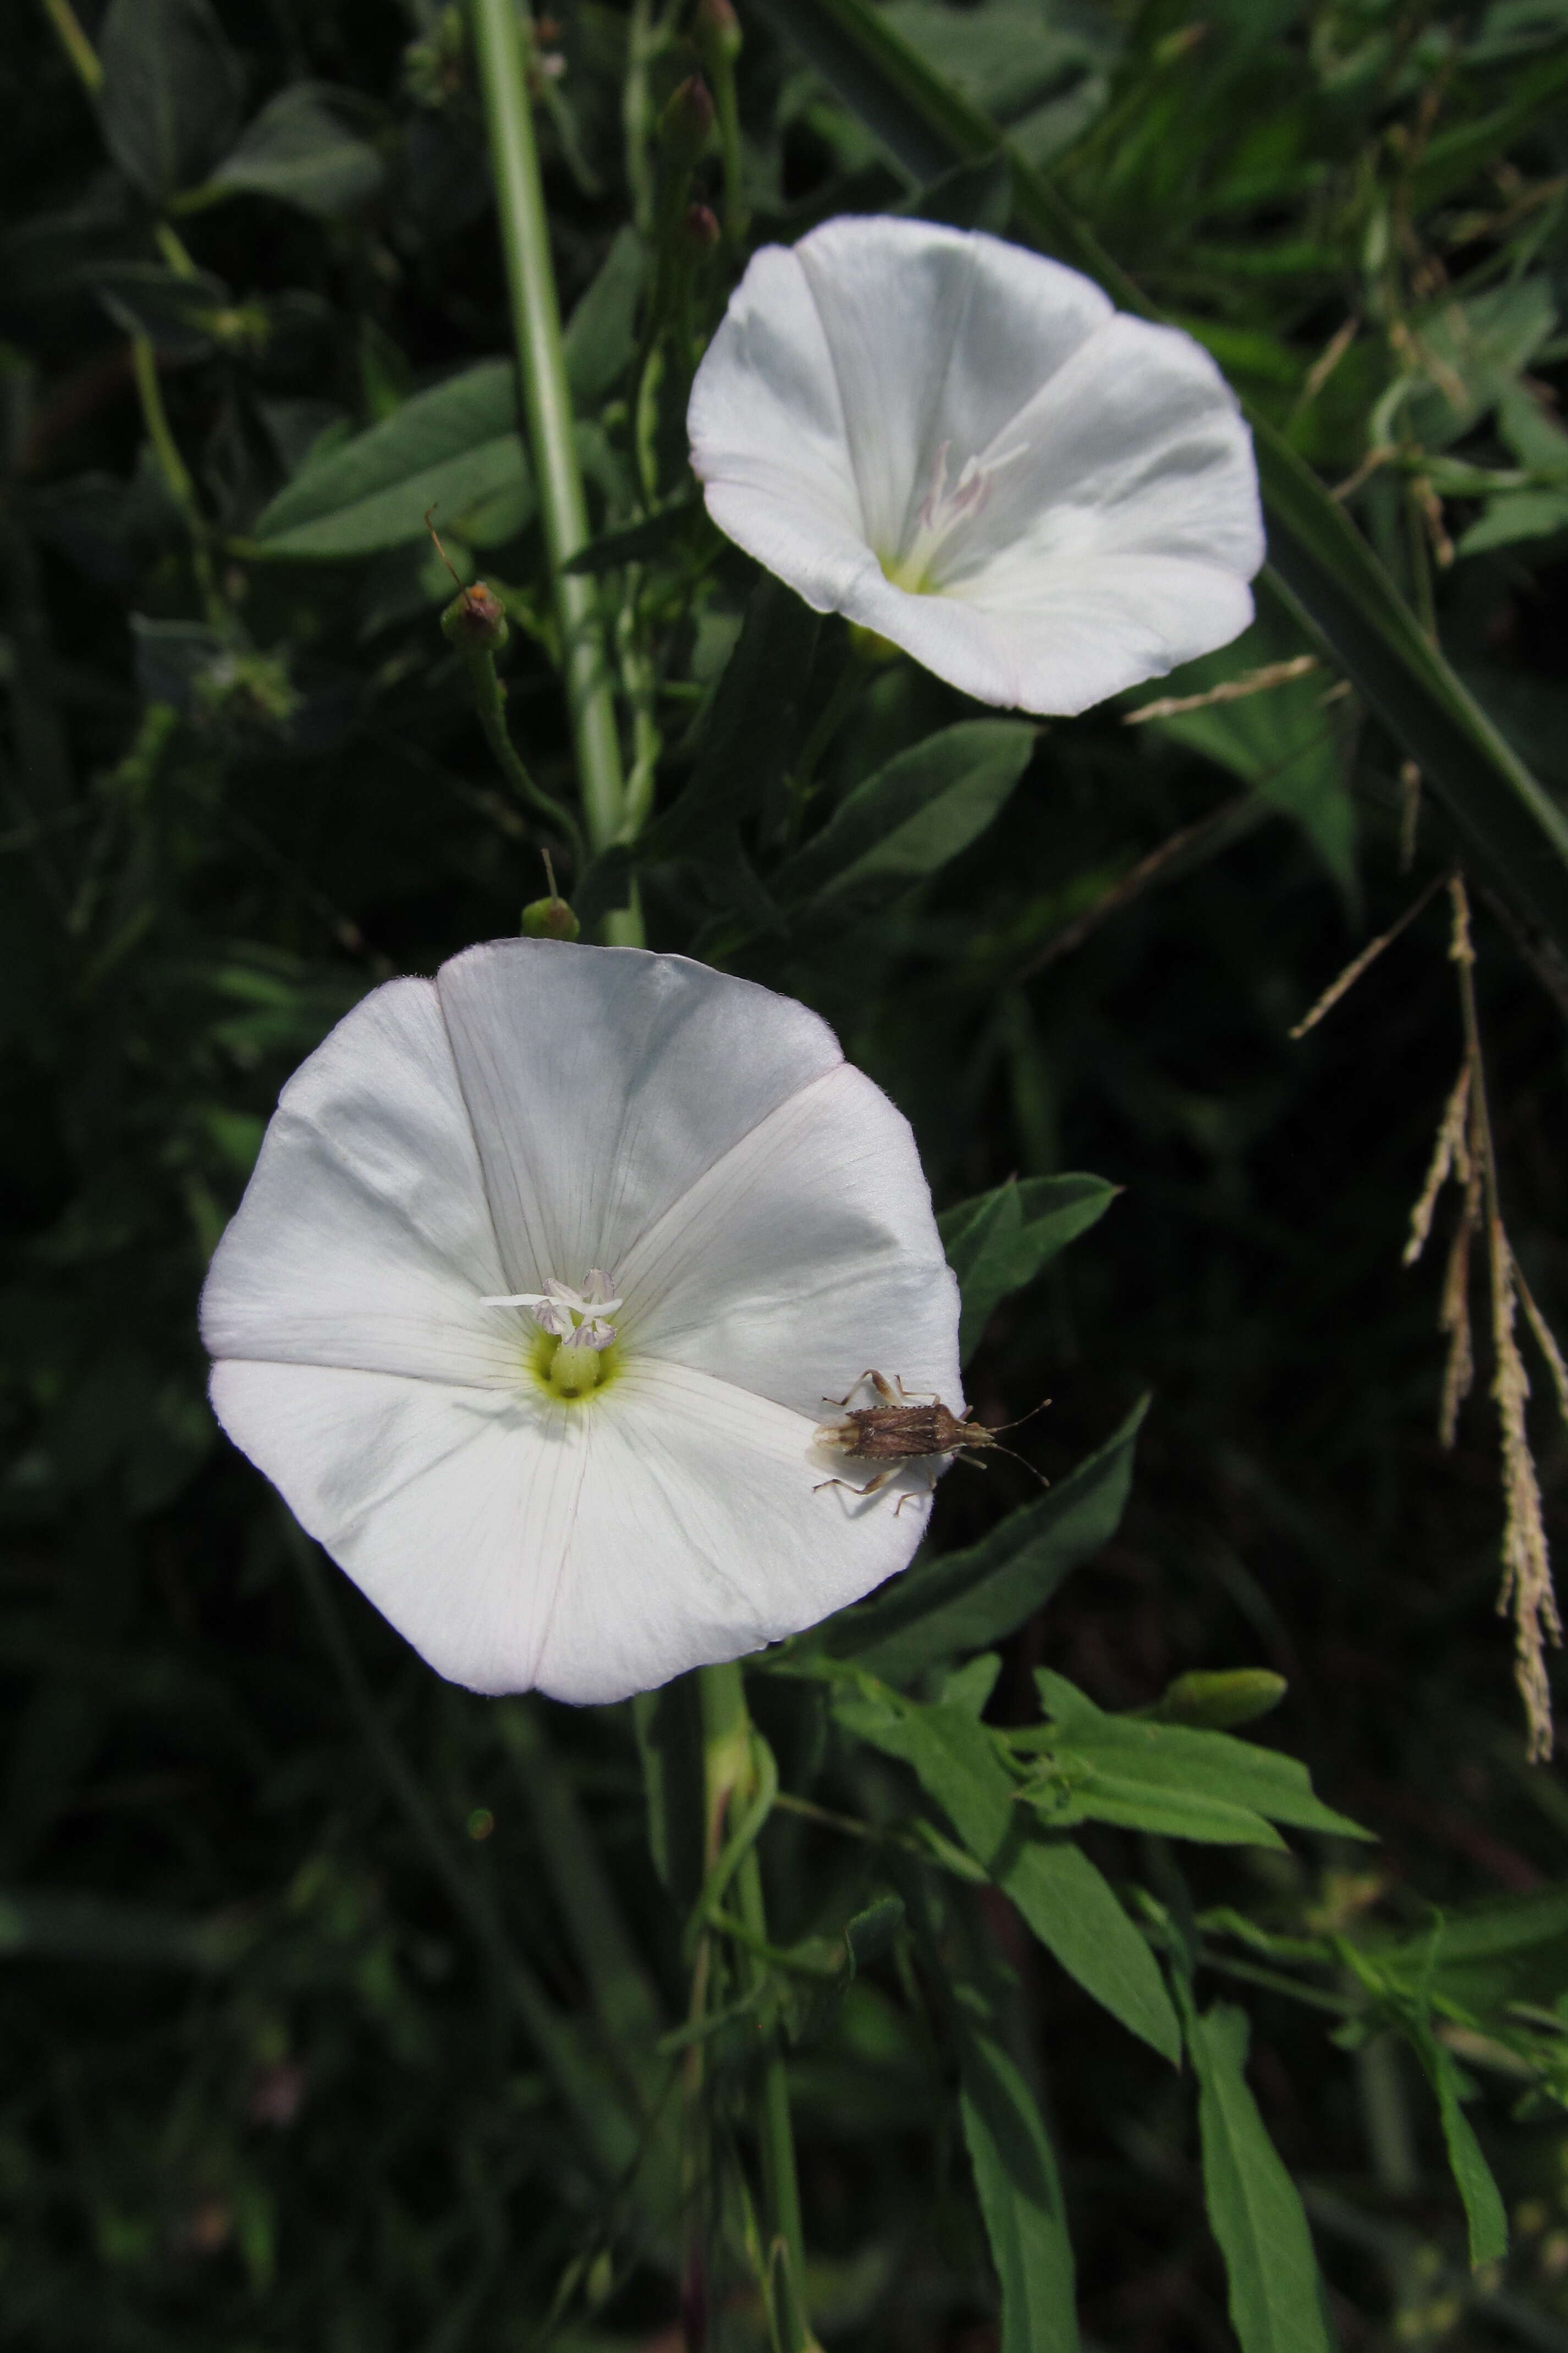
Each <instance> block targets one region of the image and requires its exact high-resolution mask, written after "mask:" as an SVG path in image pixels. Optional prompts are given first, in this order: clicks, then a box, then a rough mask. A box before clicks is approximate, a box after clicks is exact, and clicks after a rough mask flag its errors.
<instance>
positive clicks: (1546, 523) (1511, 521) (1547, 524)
mask: <svg viewBox="0 0 1568 2353" xmlns="http://www.w3.org/2000/svg"><path fill="white" fill-rule="evenodd" d="M1560 531H1568V490H1564V491H1500V492H1499V493H1498V495H1497V497H1496V498H1494V499H1489V500H1488V501H1487V511H1486V512H1485V514H1483V515H1481V516H1479V518H1478V520H1477V521H1476V522H1473V523H1471V525H1470V527H1469V529H1468V531H1466V532H1463V533H1461V534H1460V536H1459V540H1458V554H1461V555H1483V554H1485V553H1486V551H1487V549H1488V548H1489V547H1514V546H1517V544H1518V543H1519V542H1520V541H1521V539H1550V538H1551V537H1552V534H1553V533H1556V532H1560Z"/></svg>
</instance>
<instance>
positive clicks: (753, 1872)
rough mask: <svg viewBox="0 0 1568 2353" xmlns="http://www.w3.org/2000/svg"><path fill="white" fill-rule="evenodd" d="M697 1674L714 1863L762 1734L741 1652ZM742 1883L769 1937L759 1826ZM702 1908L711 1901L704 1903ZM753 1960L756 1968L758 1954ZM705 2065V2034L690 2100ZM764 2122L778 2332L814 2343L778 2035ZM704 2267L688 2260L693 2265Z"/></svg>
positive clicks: (758, 1934)
mask: <svg viewBox="0 0 1568 2353" xmlns="http://www.w3.org/2000/svg"><path fill="white" fill-rule="evenodd" d="M699 1681H700V1690H701V1697H702V1765H703V1788H704V1793H705V1805H706V1810H707V1821H706V1833H707V1835H706V1840H705V1846H704V1857H705V1862H706V1865H707V1869H708V1871H709V1872H710V1873H713V1872H714V1871H715V1870H716V1868H718V1867H719V1866H720V1864H721V1857H722V1853H723V1848H724V1844H725V1840H726V1836H727V1835H728V1834H733V1833H734V1832H735V1831H737V1830H738V1829H739V1827H740V1825H741V1824H742V1821H743V1820H744V1819H745V1818H746V1816H747V1815H748V1814H749V1813H750V1812H751V1811H752V1810H753V1808H754V1807H755V1803H756V1799H757V1796H758V1771H757V1763H756V1744H755V1738H754V1735H753V1733H752V1720H751V1715H750V1713H749V1711H748V1709H747V1706H746V1686H745V1677H744V1674H743V1672H742V1668H741V1665H740V1662H738V1661H734V1660H731V1661H728V1662H725V1663H723V1664H721V1665H718V1666H708V1667H703V1668H701V1669H700V1673H699ZM734 1887H735V1899H736V1903H737V1905H738V1909H739V1914H740V1918H741V1921H742V1924H743V1926H744V1927H745V1928H746V1930H747V1933H748V1936H749V1938H751V1939H754V1940H755V1941H756V1943H757V1944H759V1945H762V1946H764V1947H765V1944H766V1940H767V1914H766V1909H765V1906H764V1903H763V1875H762V1865H761V1862H759V1860H758V1855H757V1847H756V1840H755V1837H754V1836H753V1837H752V1838H750V1840H749V1841H748V1842H747V1843H746V1845H745V1847H744V1850H743V1852H742V1854H741V1857H740V1860H739V1862H737V1863H736V1865H735V1868H734ZM704 1908H705V1910H706V1909H707V1908H708V1907H707V1905H706V1903H705V1905H704ZM712 1933H713V1932H712V1928H711V1926H710V1924H709V1922H708V1921H707V1920H704V1923H703V1926H702V1930H701V1935H700V1943H699V1946H698V1950H697V1955H696V1957H695V1962H694V1966H693V1971H692V1996H693V2012H694V2015H695V2014H698V2012H699V2008H700V2005H701V2004H702V2003H704V2002H705V2001H706V1999H707V1997H708V1994H709V1991H710V1986H711V1978H712V1947H711V1938H712ZM752 1968H753V1971H754V1968H755V1964H754V1963H753V1964H752ZM701 2069H702V2060H701V2044H700V2042H693V2044H692V2045H691V2047H690V2051H689V2055H688V2061H687V2095H688V2101H689V2103H691V2102H692V2100H693V2097H694V2095H700V2089H701ZM757 2128H758V2137H759V2140H760V2143H761V2150H762V2170H763V2217H764V2224H765V2236H764V2241H763V2246H764V2260H765V2263H766V2266H767V2276H766V2279H765V2281H764V2286H765V2289H766V2292H767V2295H768V2300H769V2302H770V2303H771V2304H773V2308H774V2311H775V2314H776V2316H777V2321H778V2338H779V2342H780V2344H781V2345H782V2346H783V2348H784V2353H814V2349H815V2348H816V2335H815V2332H814V2331H813V2329H812V2326H811V2320H810V2316H809V2314H808V2310H807V2306H806V2301H805V2235H804V2232H803V2231H802V2227H801V2215H800V2185H799V2180H798V2178H797V2175H796V2171H795V2133H794V2127H793V2126H792V2123H791V2119H790V2105H789V2077H788V2073H787V2070H786V2067H785V2063H784V2052H783V2051H782V2050H780V2049H779V2047H778V2045H777V2042H776V2040H775V2041H773V2042H771V2043H770V2046H769V2050H768V2052H767V2056H766V2058H765V2059H764V2061H763V2073H762V2087H761V2099H760V2102H759V2109H758V2116H757ZM696 2268H697V2267H696V2265H695V2264H694V2263H691V2262H689V2265H688V2269H689V2274H693V2273H694V2272H695V2270H696Z"/></svg>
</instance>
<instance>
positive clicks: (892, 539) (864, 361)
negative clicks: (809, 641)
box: [688, 219, 1263, 713]
mask: <svg viewBox="0 0 1568 2353" xmlns="http://www.w3.org/2000/svg"><path fill="white" fill-rule="evenodd" d="M688 425H689V432H690V437H691V462H692V465H693V467H694V468H695V470H696V471H697V474H698V476H699V478H700V480H701V481H702V483H703V485H704V487H705V492H706V497H707V502H708V511H709V512H710V514H711V516H712V517H713V520H714V522H716V523H717V524H718V525H719V527H720V529H721V531H723V532H726V533H728V534H729V536H730V537H731V539H732V540H735V541H736V542H737V543H739V544H740V545H741V546H742V547H743V548H745V549H746V550H747V552H748V553H749V554H752V555H754V556H755V557H756V558H757V560H758V562H759V563H762V564H764V565H767V567H768V569H769V570H770V571H772V572H775V573H777V574H778V575H779V577H780V578H781V579H783V580H785V581H787V582H788V583H789V585H790V586H791V587H792V588H794V589H795V590H796V591H797V592H798V593H799V594H800V595H801V596H803V597H804V598H805V601H806V603H807V604H808V605H811V606H813V607H816V610H817V611H818V612H828V611H837V612H840V613H844V614H847V616H848V617H849V619H850V620H851V621H855V622H858V623H859V624H860V625H861V626H862V627H864V628H868V629H871V630H874V631H875V632H876V633H877V634H878V635H879V636H880V637H883V638H889V639H890V640H891V642H892V643H893V644H895V645H898V646H901V647H902V648H903V649H904V650H905V651H906V652H908V653H910V654H912V655H913V656H914V658H915V659H916V660H917V661H919V662H922V663H923V664H924V665H925V667H926V668H927V669H928V670H934V671H935V673H936V674H937V676H938V677H939V678H943V679H946V680H947V681H948V682H949V683H950V684H951V685H952V686H956V687H959V688H961V689H962V690H963V692H964V693H966V694H972V695H973V696H975V697H976V698H977V699H978V700H979V701H980V702H990V703H997V704H1005V705H1014V706H1016V707H1017V708H1019V709H1021V710H1025V711H1037V712H1062V713H1066V712H1079V711H1084V710H1087V709H1088V708H1089V705H1090V704H1091V703H1096V702H1103V701H1104V699H1105V697H1106V696H1107V695H1110V694H1116V693H1119V692H1121V690H1122V689H1124V688H1126V687H1130V686H1136V685H1137V684H1139V683H1140V681H1142V680H1144V679H1148V678H1157V677H1160V676H1162V675H1163V673H1164V672H1165V671H1166V670H1173V669H1174V668H1175V667H1176V666H1177V664H1178V663H1181V662H1184V661H1191V660H1193V659H1194V658H1195V657H1196V656H1197V655H1199V654H1204V653H1212V652H1213V651H1214V650H1215V648H1216V647H1218V646H1223V645H1226V644H1228V643H1229V641H1230V639H1231V638H1235V637H1237V636H1239V634H1240V633H1241V631H1242V630H1243V629H1244V628H1246V627H1247V622H1248V621H1249V620H1250V619H1251V617H1252V597H1251V595H1250V593H1249V591H1248V588H1247V583H1248V581H1249V580H1250V579H1251V578H1252V576H1253V575H1254V574H1255V573H1256V572H1257V571H1258V567H1259V565H1261V563H1262V561H1263V526H1262V521H1261V516H1260V512H1259V508H1258V478H1257V470H1256V468H1255V466H1254V463H1253V456H1252V442H1251V437H1250V436H1249V434H1248V432H1247V427H1246V424H1245V423H1244V421H1243V419H1242V417H1241V415H1240V412H1239V410H1238V408H1237V403H1236V400H1235V398H1234V396H1233V395H1232V394H1231V392H1230V391H1229V389H1228V388H1227V386H1226V384H1225V381H1224V379H1223V377H1222V376H1221V375H1220V373H1219V370H1218V369H1217V368H1216V367H1215V364H1214V362H1213V361H1212V360H1211V359H1210V358H1209V356H1208V354H1207V353H1206V352H1205V351H1204V350H1202V348H1201V347H1200V346H1199V345H1198V344H1197V343H1194V341H1193V339H1192V337H1191V336H1190V335H1185V334H1183V333H1181V332H1179V331H1178V330H1177V329H1175V328H1172V327H1158V326H1152V325H1151V324H1149V323H1148V322H1146V321H1144V320H1142V319H1134V318H1131V317H1129V316H1127V315H1126V314H1125V313H1124V312H1121V311H1116V310H1115V309H1113V307H1112V305H1111V303H1110V301H1109V300H1108V298H1107V297H1106V296H1105V295H1104V294H1103V293H1101V291H1100V289H1099V287H1097V286H1095V285H1094V284H1093V283H1092V282H1091V281H1090V280H1089V279H1087V278H1083V277H1080V276H1079V273H1078V272H1077V271H1076V270H1072V269H1064V268H1063V267H1062V265H1061V264H1060V263H1059V262H1055V261H1047V260H1045V259H1042V258H1041V257H1040V256H1039V255H1038V254H1034V253H1026V252H1024V251H1022V250H1021V249H1020V248H1018V247H1016V246H1013V245H1007V244H1005V243H1004V242H1003V241H1002V240H1001V239H1000V238H998V237H986V236H984V235H982V234H980V233H979V232H976V231H965V230H962V229H952V228H941V227H932V226H931V224H930V223H928V222H924V221H914V220H901V219H875V220H860V219H843V220H833V221H828V222H827V223H826V225H825V226H824V227H821V228H818V229H814V230H813V231H812V233H811V235H810V236H809V237H803V238H802V239H801V241H800V243H799V244H798V245H797V246H795V247H794V248H791V249H788V250H786V249H785V248H784V247H782V246H767V247H764V248H763V250H762V251H761V252H760V253H758V254H756V255H754V256H753V258H752V262H751V265H750V267H749V268H748V269H747V271H746V274H745V276H744V278H743V279H742V281H741V283H740V285H739V286H738V287H737V289H736V290H735V292H734V294H733V295H732V296H731V301H730V307H729V311H728V312H727V314H726V316H725V318H724V320H723V322H722V323H721V326H720V328H719V331H718V333H717V334H716V335H715V336H714V338H713V341H712V343H710V346H709V349H708V352H707V353H706V355H705V356H704V358H703V361H702V364H701V366H700V368H699V370H698V372H697V380H696V383H695V385H694V386H693V388H692V394H691V406H690V410H689V417H688Z"/></svg>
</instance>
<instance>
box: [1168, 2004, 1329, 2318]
mask: <svg viewBox="0 0 1568 2353" xmlns="http://www.w3.org/2000/svg"><path fill="white" fill-rule="evenodd" d="M1178 2000H1180V2003H1181V2008H1182V2015H1183V2023H1184V2026H1185V2028H1186V2038H1187V2049H1188V2051H1189V2052H1191V2054H1192V2061H1193V2069H1194V2073H1195V2074H1196V2076H1197V2079H1198V2137H1199V2140H1200V2143H1201V2146H1202V2150H1203V2168H1204V2200H1205V2205H1206V2206H1207V2208H1208V2217H1209V2223H1210V2226H1211V2228H1212V2229H1213V2232H1214V2234H1215V2238H1216V2239H1217V2240H1218V2242H1219V2248H1220V2253H1222V2254H1223V2256H1224V2257H1225V2267H1226V2275H1227V2278H1228V2280H1229V2284H1230V2321H1231V2327H1233V2328H1234V2329H1235V2331H1236V2333H1237V2337H1239V2338H1240V2340H1241V2353H1330V2348H1329V2336H1328V2331H1327V2328H1326V2327H1325V2326H1324V2322H1323V2309H1322V2292H1321V2284H1320V2281H1319V2277H1318V2263H1317V2257H1316V2256H1315V2255H1314V2253H1313V2252H1312V2241H1311V2234H1310V2232H1309V2231H1308V2228H1307V2218H1306V2215H1305V2214H1304V2213H1303V2212H1302V2211H1301V2200H1300V2195H1299V2194H1298V2192H1297V2189H1296V2185H1295V2183H1294V2182H1293V2181H1292V2180H1291V2179H1290V2177H1289V2174H1288V2173H1287V2172H1286V2170H1285V2168H1284V2166H1283V2165H1282V2164H1281V2162H1280V2159H1279V2151H1278V2150H1277V2149H1276V2147H1275V2146H1274V2144H1273V2142H1272V2141H1271V2140H1270V2139H1269V2137H1268V2132H1267V2131H1266V2130H1265V2128H1264V2123H1263V2119H1262V2117H1261V2116H1259V2115H1258V2103H1257V2102H1256V2100H1254V2098H1253V2096H1252V2093H1251V2090H1250V2088H1249V2086H1248V2084H1247V2076H1246V2074H1245V2073H1244V2069H1245V2067H1246V2063H1247V2013H1246V2012H1245V2010H1236V2009H1233V2008H1232V2007H1231V2006H1230V2005H1229V2004H1228V2003H1225V2002H1219V2003H1216V2004H1215V2008H1214V2009H1213V2010H1209V2011H1208V2012H1207V2013H1206V2014H1205V2015H1204V2016H1202V2017H1200V2016H1199V2014H1198V2011H1197V2009H1196V2007H1195V2006H1194V2001H1193V1998H1192V1995H1191V1994H1190V1993H1189V1992H1188V1991H1187V1990H1186V1989H1185V1987H1184V1986H1182V1985H1180V1984H1179V1983H1178Z"/></svg>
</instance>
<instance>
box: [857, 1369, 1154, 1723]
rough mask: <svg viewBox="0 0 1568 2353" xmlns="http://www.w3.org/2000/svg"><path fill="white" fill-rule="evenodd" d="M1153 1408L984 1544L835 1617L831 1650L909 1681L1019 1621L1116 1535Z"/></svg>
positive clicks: (893, 1679) (1132, 1417)
mask: <svg viewBox="0 0 1568 2353" xmlns="http://www.w3.org/2000/svg"><path fill="white" fill-rule="evenodd" d="M1147 1409H1148V1399H1147V1398H1144V1399H1143V1400H1142V1402H1141V1403H1140V1404H1138V1405H1136V1406H1134V1407H1133V1409H1132V1411H1131V1413H1130V1414H1129V1415H1128V1417H1127V1419H1126V1420H1125V1421H1124V1422H1123V1423H1122V1425H1121V1429H1120V1430H1117V1431H1116V1433H1115V1435H1114V1436H1113V1437H1111V1438H1110V1439H1108V1440H1106V1442H1105V1444H1104V1445H1103V1446H1102V1447H1101V1448H1100V1450H1099V1451H1098V1452H1097V1453H1094V1454H1091V1455H1090V1456H1089V1459H1088V1461H1084V1462H1080V1463H1079V1466H1078V1468H1077V1469H1076V1470H1075V1471H1074V1472H1071V1474H1070V1475H1069V1476H1068V1478H1066V1479H1062V1480H1058V1482H1057V1484H1056V1485H1055V1486H1054V1487H1053V1488H1052V1489H1051V1491H1050V1493H1048V1494H1047V1495H1042V1496H1041V1497H1040V1499H1039V1501H1038V1502H1037V1503H1034V1504H1025V1505H1024V1507H1023V1509H1022V1510H1021V1511H1017V1512H1014V1513H1011V1514H1009V1516H1008V1517H1007V1518H1006V1519H1005V1520H1004V1521H1003V1523H1002V1525H1001V1526H1000V1527H999V1528H994V1529H993V1531H992V1533H991V1534H990V1535H988V1536H985V1537H984V1538H983V1539H982V1540H981V1542H980V1543H979V1544H977V1545H971V1546H969V1547H968V1548H967V1550H965V1551H963V1552H958V1553H949V1554H947V1555H946V1556H945V1557H944V1558H942V1559H941V1560H928V1561H925V1562H922V1563H921V1564H920V1565H918V1566H917V1567H914V1568H911V1569H906V1570H905V1572H904V1574H903V1576H902V1577H895V1578H894V1579H893V1581H892V1582H891V1583H890V1584H889V1585H888V1586H886V1587H885V1588H883V1590H882V1591H881V1592H880V1593H879V1594H878V1595H876V1596H875V1597H874V1598H873V1599H871V1600H870V1601H868V1602H865V1603H862V1604H861V1606H860V1607H859V1608H858V1609H850V1610H846V1611H844V1612H843V1613H842V1614H841V1615H840V1616H838V1617H837V1618H835V1619H833V1620H830V1621H829V1625H828V1630H827V1635H826V1641H827V1647H828V1649H829V1650H830V1651H834V1652H835V1653H837V1655H838V1656H840V1657H847V1658H853V1659H855V1660H856V1661H857V1662H858V1664H861V1665H863V1666H866V1667H868V1669H869V1670H870V1672H872V1673H873V1674H876V1675H879V1676H881V1677H882V1679H883V1680H884V1681H885V1682H890V1683H907V1682H909V1681H910V1678H911V1677H912V1676H914V1675H917V1674H920V1673H921V1672H923V1671H924V1670H925V1669H926V1668H928V1667H934V1666H940V1665H941V1664H942V1662H943V1661H944V1660H946V1659H951V1658H954V1657H957V1656H959V1655H960V1654H962V1653H963V1652H964V1651H976V1650H981V1649H983V1648H984V1646H985V1645H986V1644H987V1643H988V1642H994V1641H1000V1640H1001V1638H1002V1637H1003V1636H1004V1635H1005V1634H1010V1633H1011V1632H1012V1631H1013V1630H1014V1628H1015V1627H1016V1626H1021V1625H1022V1624H1023V1622H1024V1620H1025V1619H1026V1618H1028V1617H1032V1616H1033V1614H1034V1612H1035V1611H1036V1610H1037V1609H1039V1608H1040V1607H1041V1605H1042V1604H1043V1603H1044V1602H1047V1601H1048V1600H1049V1599H1050V1597H1051V1595H1052V1594H1053V1593H1054V1592H1055V1591H1056V1589H1057V1588H1058V1585H1060V1584H1061V1582H1062V1580H1063V1578H1064V1577H1068V1576H1069V1575H1070V1574H1071V1572H1072V1571H1073V1570H1074V1569H1075V1568H1077V1567H1079V1566H1080V1565H1081V1564H1082V1563H1083V1562H1084V1561H1086V1560H1089V1559H1090V1558H1092V1556H1093V1555H1094V1554H1095V1553H1097V1552H1098V1551H1099V1550H1100V1546H1101V1545H1104V1544H1107V1543H1109V1541H1110V1538H1111V1536H1112V1535H1114V1534H1115V1533H1116V1526H1117V1523H1118V1522H1119V1521H1120V1519H1121V1514H1122V1511H1123V1509H1124V1507H1125V1505H1126V1502H1127V1491H1128V1488H1129V1487H1130V1486H1131V1481H1132V1449H1133V1445H1134V1442H1135V1440H1136V1439H1137V1436H1138V1430H1139V1426H1140V1424H1141V1423H1142V1419H1143V1416H1144V1414H1145V1412H1146V1411H1147Z"/></svg>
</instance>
